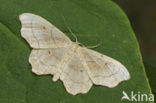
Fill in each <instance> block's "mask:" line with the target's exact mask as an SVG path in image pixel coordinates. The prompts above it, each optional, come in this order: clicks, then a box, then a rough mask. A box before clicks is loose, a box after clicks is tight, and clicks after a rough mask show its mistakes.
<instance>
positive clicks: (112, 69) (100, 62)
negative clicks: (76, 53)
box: [81, 48, 130, 88]
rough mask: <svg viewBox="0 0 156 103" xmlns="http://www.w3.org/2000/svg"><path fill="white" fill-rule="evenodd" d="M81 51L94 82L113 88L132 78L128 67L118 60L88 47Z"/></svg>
mask: <svg viewBox="0 0 156 103" xmlns="http://www.w3.org/2000/svg"><path fill="white" fill-rule="evenodd" d="M81 52H82V55H83V58H84V59H85V63H86V65H87V67H88V68H87V72H88V74H89V76H90V78H91V80H92V81H93V83H94V84H96V85H103V86H107V87H110V88H112V87H115V86H117V85H118V84H119V83H120V82H121V81H124V80H128V79H129V78H130V74H129V72H128V71H127V69H126V68H125V67H124V66H123V65H122V64H121V63H120V62H118V61H117V60H115V59H113V58H110V57H108V56H106V55H103V54H100V53H98V52H96V51H93V50H91V49H87V48H82V50H81Z"/></svg>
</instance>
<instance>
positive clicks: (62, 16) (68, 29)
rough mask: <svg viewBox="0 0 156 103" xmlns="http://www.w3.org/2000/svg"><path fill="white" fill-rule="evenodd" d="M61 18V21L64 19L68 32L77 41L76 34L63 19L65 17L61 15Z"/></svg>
mask: <svg viewBox="0 0 156 103" xmlns="http://www.w3.org/2000/svg"><path fill="white" fill-rule="evenodd" d="M62 18H63V21H64V24H65V26H66V27H67V29H68V30H69V32H70V33H71V34H72V35H73V37H74V38H75V40H76V43H78V40H77V37H76V35H75V34H74V33H73V32H72V30H71V28H70V27H69V26H68V24H67V22H66V20H65V17H64V16H63V15H62Z"/></svg>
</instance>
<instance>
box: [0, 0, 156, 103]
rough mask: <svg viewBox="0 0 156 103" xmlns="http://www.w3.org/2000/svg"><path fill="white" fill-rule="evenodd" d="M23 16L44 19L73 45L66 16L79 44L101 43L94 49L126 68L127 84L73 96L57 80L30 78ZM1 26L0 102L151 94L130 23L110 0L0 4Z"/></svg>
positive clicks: (50, 102) (96, 101) (98, 102)
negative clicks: (60, 31) (21, 32)
mask: <svg viewBox="0 0 156 103" xmlns="http://www.w3.org/2000/svg"><path fill="white" fill-rule="evenodd" d="M25 12H30V13H35V14H38V15H40V16H42V17H44V18H45V19H47V20H48V21H50V22H51V23H52V24H54V25H55V26H56V27H58V28H59V29H60V30H62V31H63V32H64V33H66V34H67V35H68V36H69V37H70V38H71V39H72V40H73V41H74V38H73V37H72V35H71V34H70V33H69V32H68V29H67V28H66V27H65V24H64V22H63V18H62V16H64V17H65V20H66V22H67V23H68V25H69V27H70V28H71V29H72V31H73V32H74V33H75V34H76V36H77V37H78V40H79V42H81V43H83V44H84V45H86V46H88V45H96V44H98V43H101V45H100V46H99V47H98V48H94V50H96V51H98V52H100V53H103V54H105V55H108V56H110V57H113V58H115V59H117V60H118V61H120V62H121V63H122V64H124V65H125V66H126V67H127V69H128V71H129V72H130V75H131V79H130V80H128V81H124V82H122V83H120V84H119V85H118V86H117V87H115V88H107V87H104V86H95V85H94V86H93V87H92V88H91V90H90V91H89V92H88V93H87V94H79V95H76V96H72V95H70V94H68V93H67V92H66V90H65V88H64V86H63V84H62V82H61V81H60V80H59V81H57V82H52V80H51V76H50V75H47V76H37V75H35V74H33V73H32V72H31V65H30V64H29V63H28V58H29V54H30V51H31V48H30V46H29V45H28V43H26V41H25V40H24V39H23V38H22V37H21V36H20V28H21V25H20V21H19V19H18V16H19V15H20V14H21V13H25ZM0 22H1V23H3V24H4V25H5V26H4V25H3V24H0V103H120V102H121V98H122V96H123V95H122V91H125V92H126V93H127V94H128V95H129V96H130V93H131V91H134V92H135V93H137V92H138V91H140V92H141V93H146V94H149V93H151V89H150V87H149V84H148V81H147V77H146V75H145V71H144V67H143V63H142V58H141V55H140V51H139V46H138V43H137V40H136V37H135V35H134V33H133V30H132V28H131V26H130V23H129V20H128V18H127V17H126V15H125V14H124V13H123V11H122V10H121V9H120V8H119V7H118V6H117V5H116V4H115V3H113V2H112V1H111V0H1V1H0ZM112 97H113V99H112ZM125 102H126V103H127V102H128V101H126V100H123V103H125ZM142 103H153V102H146V101H144V102H142Z"/></svg>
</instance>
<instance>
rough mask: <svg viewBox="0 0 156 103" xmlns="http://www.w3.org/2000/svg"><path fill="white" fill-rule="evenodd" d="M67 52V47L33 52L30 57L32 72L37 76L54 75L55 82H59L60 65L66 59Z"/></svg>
mask: <svg viewBox="0 0 156 103" xmlns="http://www.w3.org/2000/svg"><path fill="white" fill-rule="evenodd" d="M67 50H68V49H67V48H65V47H62V48H51V49H40V50H35V49H34V50H32V51H31V54H30V57H29V62H30V64H31V66H32V71H33V72H34V73H35V74H37V75H46V74H52V75H54V76H53V81H57V80H58V79H59V76H60V73H61V70H60V65H61V64H60V63H61V61H62V60H63V59H64V58H65V55H66V53H67Z"/></svg>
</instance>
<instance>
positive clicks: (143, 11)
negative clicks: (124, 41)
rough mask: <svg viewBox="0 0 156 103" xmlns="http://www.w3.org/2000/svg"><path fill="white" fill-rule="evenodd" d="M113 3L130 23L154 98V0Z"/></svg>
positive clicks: (155, 44) (155, 78) (127, 0)
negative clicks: (125, 15) (120, 9)
mask: <svg viewBox="0 0 156 103" xmlns="http://www.w3.org/2000/svg"><path fill="white" fill-rule="evenodd" d="M113 1H114V2H115V3H117V4H118V5H119V6H120V7H121V8H122V9H123V11H124V12H125V13H126V14H127V16H128V18H129V20H130V22H131V25H132V28H133V30H134V32H135V34H136V37H137V39H138V42H139V45H140V50H141V54H142V57H143V62H144V66H145V69H146V74H147V76H148V79H149V83H150V86H151V88H152V92H153V93H154V94H155V98H156V0H113ZM155 102H156V101H155Z"/></svg>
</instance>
